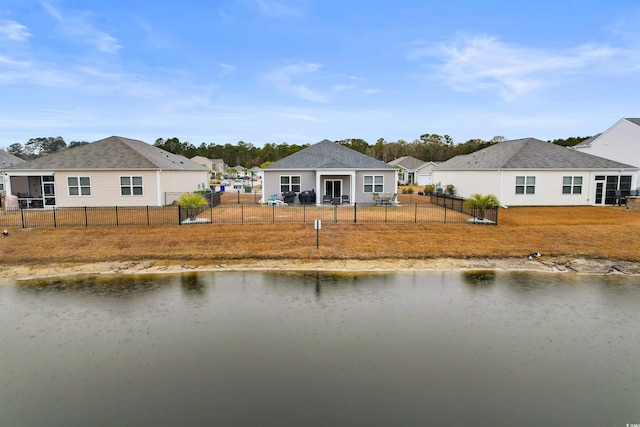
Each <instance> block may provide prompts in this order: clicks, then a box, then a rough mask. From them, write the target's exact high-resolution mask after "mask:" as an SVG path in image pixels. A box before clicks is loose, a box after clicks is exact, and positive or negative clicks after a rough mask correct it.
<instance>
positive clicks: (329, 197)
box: [322, 194, 331, 205]
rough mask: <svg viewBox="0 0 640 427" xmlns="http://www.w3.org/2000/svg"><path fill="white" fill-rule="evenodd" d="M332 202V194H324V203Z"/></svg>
mask: <svg viewBox="0 0 640 427" xmlns="http://www.w3.org/2000/svg"><path fill="white" fill-rule="evenodd" d="M325 203H331V196H330V195H329V194H325V195H324V196H322V204H323V205H324V204H325Z"/></svg>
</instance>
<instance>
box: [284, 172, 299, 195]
mask: <svg viewBox="0 0 640 427" xmlns="http://www.w3.org/2000/svg"><path fill="white" fill-rule="evenodd" d="M285 191H295V192H296V193H299V192H300V176H299V175H296V176H289V175H282V176H281V177H280V192H281V193H284V192H285Z"/></svg>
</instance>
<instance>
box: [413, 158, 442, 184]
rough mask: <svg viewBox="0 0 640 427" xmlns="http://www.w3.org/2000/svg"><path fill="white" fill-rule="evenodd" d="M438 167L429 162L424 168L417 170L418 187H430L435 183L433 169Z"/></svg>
mask: <svg viewBox="0 0 640 427" xmlns="http://www.w3.org/2000/svg"><path fill="white" fill-rule="evenodd" d="M436 166H437V165H436V164H435V163H432V162H429V163H427V164H426V165H424V166H423V167H421V168H419V169H416V178H415V179H416V184H417V185H429V184H433V183H435V181H434V179H433V168H435V167H436Z"/></svg>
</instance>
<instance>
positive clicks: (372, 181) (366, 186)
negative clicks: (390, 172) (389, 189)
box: [362, 175, 384, 193]
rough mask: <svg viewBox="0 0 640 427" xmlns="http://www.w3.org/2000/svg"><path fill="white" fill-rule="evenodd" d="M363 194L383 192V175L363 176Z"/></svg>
mask: <svg viewBox="0 0 640 427" xmlns="http://www.w3.org/2000/svg"><path fill="white" fill-rule="evenodd" d="M362 192H363V193H382V192H384V175H364V176H363V179H362Z"/></svg>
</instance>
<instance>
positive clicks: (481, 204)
mask: <svg viewBox="0 0 640 427" xmlns="http://www.w3.org/2000/svg"><path fill="white" fill-rule="evenodd" d="M499 204H500V202H499V201H498V198H497V197H496V196H494V195H493V194H487V195H484V196H483V195H482V194H478V193H476V194H473V195H472V196H471V197H470V198H468V199H466V200H465V201H464V205H465V206H467V207H470V208H473V210H474V214H475V216H476V218H477V219H479V220H483V219H484V213H485V211H486V210H487V209H492V208H495V207H497V206H498V205H499Z"/></svg>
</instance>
